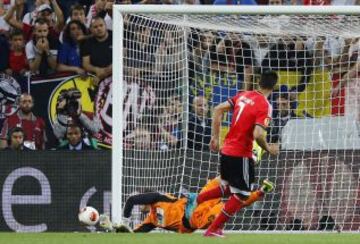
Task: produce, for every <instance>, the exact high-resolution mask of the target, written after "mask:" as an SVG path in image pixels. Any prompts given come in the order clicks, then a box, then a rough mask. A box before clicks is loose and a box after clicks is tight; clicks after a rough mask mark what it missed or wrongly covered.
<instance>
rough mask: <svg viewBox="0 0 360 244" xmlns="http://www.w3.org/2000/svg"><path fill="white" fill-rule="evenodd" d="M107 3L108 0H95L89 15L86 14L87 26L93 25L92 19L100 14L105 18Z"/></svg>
mask: <svg viewBox="0 0 360 244" xmlns="http://www.w3.org/2000/svg"><path fill="white" fill-rule="evenodd" d="M106 3H107V0H95V3H94V4H93V5H91V6H90V9H89V12H88V15H87V16H86V20H87V27H90V26H91V22H92V19H93V18H95V17H97V16H99V17H102V18H105V16H106V10H105V7H106Z"/></svg>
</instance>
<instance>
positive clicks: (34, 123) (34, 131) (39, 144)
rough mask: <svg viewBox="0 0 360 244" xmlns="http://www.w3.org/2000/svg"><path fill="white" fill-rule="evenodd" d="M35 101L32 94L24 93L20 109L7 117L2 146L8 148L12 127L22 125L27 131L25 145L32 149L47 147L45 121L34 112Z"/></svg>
mask: <svg viewBox="0 0 360 244" xmlns="http://www.w3.org/2000/svg"><path fill="white" fill-rule="evenodd" d="M33 106H34V101H33V98H32V96H31V95H30V94H27V93H24V94H22V95H21V96H20V99H19V110H18V111H17V112H16V113H14V114H12V115H10V116H9V117H7V118H6V120H5V122H4V125H3V128H2V130H1V135H0V148H6V147H7V146H8V145H7V135H8V133H9V131H10V130H11V129H12V128H15V127H21V128H22V129H23V130H24V132H25V141H24V145H26V146H27V147H29V148H31V149H34V150H35V149H37V150H43V149H45V143H46V133H45V122H44V120H43V119H42V118H40V117H36V116H35V115H34V114H33V112H32V109H33Z"/></svg>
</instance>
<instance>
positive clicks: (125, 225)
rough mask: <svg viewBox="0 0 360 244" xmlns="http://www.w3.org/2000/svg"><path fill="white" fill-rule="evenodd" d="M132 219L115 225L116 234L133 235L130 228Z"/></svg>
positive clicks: (125, 219) (126, 219)
mask: <svg viewBox="0 0 360 244" xmlns="http://www.w3.org/2000/svg"><path fill="white" fill-rule="evenodd" d="M130 222H131V220H130V218H123V219H122V221H121V223H120V224H119V225H114V229H115V232H117V233H133V230H132V229H131V227H130Z"/></svg>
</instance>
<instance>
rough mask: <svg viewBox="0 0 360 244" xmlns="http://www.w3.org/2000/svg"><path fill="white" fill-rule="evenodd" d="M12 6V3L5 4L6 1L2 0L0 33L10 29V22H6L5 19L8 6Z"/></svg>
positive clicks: (0, 5)
mask: <svg viewBox="0 0 360 244" xmlns="http://www.w3.org/2000/svg"><path fill="white" fill-rule="evenodd" d="M10 6H11V5H10V3H9V4H4V1H3V0H0V34H1V33H6V32H8V31H9V30H10V26H9V25H8V23H6V21H5V19H4V17H5V14H6V11H7V8H10Z"/></svg>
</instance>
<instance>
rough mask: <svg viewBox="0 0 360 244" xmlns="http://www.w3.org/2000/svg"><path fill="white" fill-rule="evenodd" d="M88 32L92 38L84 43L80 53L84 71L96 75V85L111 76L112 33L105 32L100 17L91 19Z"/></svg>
mask: <svg viewBox="0 0 360 244" xmlns="http://www.w3.org/2000/svg"><path fill="white" fill-rule="evenodd" d="M90 30H91V34H92V35H93V37H91V38H89V39H87V40H86V41H85V42H84V45H82V47H81V49H80V51H81V57H82V63H83V67H84V69H85V70H86V71H87V72H90V73H94V74H95V75H96V79H95V80H94V83H95V84H96V85H98V83H99V82H100V81H101V80H103V79H105V78H106V77H109V76H110V75H112V32H109V31H107V30H106V26H105V21H104V19H103V18H101V17H95V18H93V19H92V21H91V25H90Z"/></svg>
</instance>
